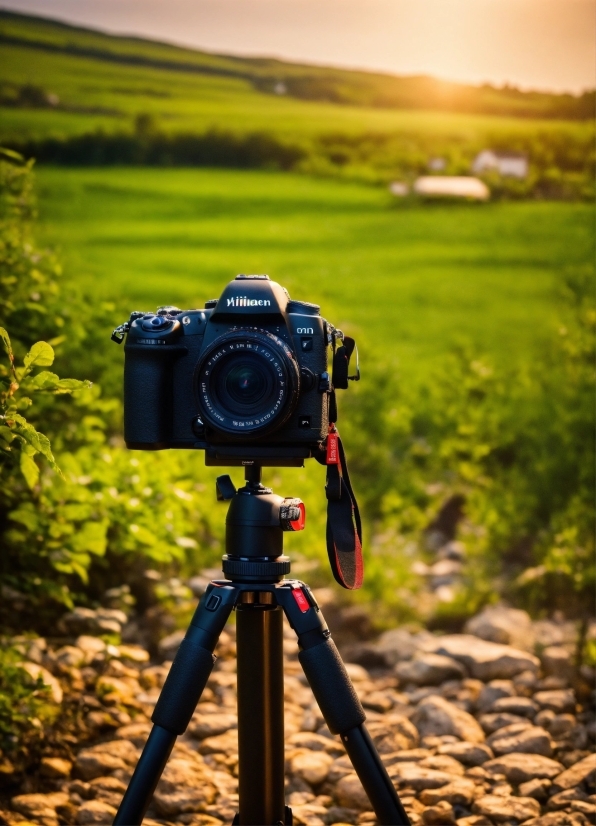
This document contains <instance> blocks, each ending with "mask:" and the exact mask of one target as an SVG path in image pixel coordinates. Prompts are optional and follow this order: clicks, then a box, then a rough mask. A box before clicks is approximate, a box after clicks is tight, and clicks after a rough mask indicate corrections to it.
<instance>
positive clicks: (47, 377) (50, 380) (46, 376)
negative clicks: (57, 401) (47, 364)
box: [31, 370, 60, 390]
mask: <svg viewBox="0 0 596 826" xmlns="http://www.w3.org/2000/svg"><path fill="white" fill-rule="evenodd" d="M59 381H60V376H57V375H56V373H50V372H49V370H43V371H42V372H41V373H38V374H37V375H36V376H33V378H32V379H31V383H32V384H34V385H35V387H39V388H40V389H43V390H49V389H51V388H53V387H55V386H56V385H57V384H58V382H59Z"/></svg>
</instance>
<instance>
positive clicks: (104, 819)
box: [76, 800, 117, 826]
mask: <svg viewBox="0 0 596 826" xmlns="http://www.w3.org/2000/svg"><path fill="white" fill-rule="evenodd" d="M116 812H117V809H116V808H115V807H114V806H110V804H109V803H106V802H105V801H103V800H86V801H85V802H84V803H83V804H82V805H81V807H80V808H79V811H78V812H77V816H76V822H77V824H79V826H86V824H88V823H102V824H103V823H106V824H108V823H111V822H112V821H113V819H114V816H115V814H116Z"/></svg>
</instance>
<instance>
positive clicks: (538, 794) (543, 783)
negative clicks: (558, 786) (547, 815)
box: [519, 778, 552, 803]
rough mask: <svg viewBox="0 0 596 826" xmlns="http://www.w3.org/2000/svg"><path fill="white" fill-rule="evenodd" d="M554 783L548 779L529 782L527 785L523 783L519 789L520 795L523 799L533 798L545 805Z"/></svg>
mask: <svg viewBox="0 0 596 826" xmlns="http://www.w3.org/2000/svg"><path fill="white" fill-rule="evenodd" d="M551 786H552V783H551V781H550V780H547V779H546V778H542V780H538V779H536V780H528V782H527V783H522V784H521V786H520V787H519V793H520V795H521V796H522V797H533V798H534V800H537V801H538V802H539V803H544V802H545V801H546V799H547V798H548V795H549V791H550V787H551Z"/></svg>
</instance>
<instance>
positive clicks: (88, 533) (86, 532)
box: [69, 519, 108, 556]
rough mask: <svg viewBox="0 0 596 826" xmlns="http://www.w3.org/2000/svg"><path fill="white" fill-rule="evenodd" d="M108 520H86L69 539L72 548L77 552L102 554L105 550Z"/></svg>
mask: <svg viewBox="0 0 596 826" xmlns="http://www.w3.org/2000/svg"><path fill="white" fill-rule="evenodd" d="M107 530H108V522H107V520H105V519H103V520H102V521H101V522H91V521H90V522H86V523H85V524H84V525H83V527H82V528H81V529H80V530H77V532H76V533H75V535H74V536H73V537H72V539H71V540H70V542H69V544H70V546H71V547H72V549H73V550H74V551H76V552H78V553H80V552H82V551H84V552H86V553H90V554H95V555H96V556H103V555H104V553H105V552H106V545H107V538H106V533H107Z"/></svg>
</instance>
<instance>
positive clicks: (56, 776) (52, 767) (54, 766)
mask: <svg viewBox="0 0 596 826" xmlns="http://www.w3.org/2000/svg"><path fill="white" fill-rule="evenodd" d="M71 770H72V763H71V762H70V760H64V759H63V758H62V757H42V759H41V765H40V773H41V775H42V776H43V777H50V778H52V779H53V780H60V779H63V778H65V777H69V776H70V772H71Z"/></svg>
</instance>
